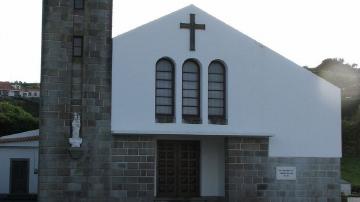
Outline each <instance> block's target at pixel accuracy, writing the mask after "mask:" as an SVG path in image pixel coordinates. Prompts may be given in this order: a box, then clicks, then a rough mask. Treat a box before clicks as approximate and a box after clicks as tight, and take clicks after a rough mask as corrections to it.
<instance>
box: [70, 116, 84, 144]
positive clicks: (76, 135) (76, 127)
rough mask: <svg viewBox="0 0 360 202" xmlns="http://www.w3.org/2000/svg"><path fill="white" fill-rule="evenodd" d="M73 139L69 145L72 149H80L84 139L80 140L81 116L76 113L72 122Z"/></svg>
mask: <svg viewBox="0 0 360 202" xmlns="http://www.w3.org/2000/svg"><path fill="white" fill-rule="evenodd" d="M71 125H72V138H69V143H70V144H71V147H80V144H81V143H82V139H81V138H80V125H81V123H80V114H79V113H77V112H74V116H73V120H72V124H71Z"/></svg>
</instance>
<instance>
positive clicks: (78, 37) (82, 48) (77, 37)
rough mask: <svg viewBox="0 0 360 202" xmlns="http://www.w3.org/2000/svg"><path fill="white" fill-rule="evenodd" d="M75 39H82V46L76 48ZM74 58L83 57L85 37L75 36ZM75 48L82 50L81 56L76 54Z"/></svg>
mask: <svg viewBox="0 0 360 202" xmlns="http://www.w3.org/2000/svg"><path fill="white" fill-rule="evenodd" d="M75 39H80V42H81V44H80V46H75ZM72 47H73V54H72V55H73V57H82V56H83V51H84V37H83V36H77V35H75V36H73V46H72ZM75 48H80V55H79V54H75Z"/></svg>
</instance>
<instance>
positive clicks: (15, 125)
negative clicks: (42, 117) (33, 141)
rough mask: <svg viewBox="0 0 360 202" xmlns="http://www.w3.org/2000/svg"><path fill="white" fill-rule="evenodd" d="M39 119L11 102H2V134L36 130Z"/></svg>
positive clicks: (0, 107)
mask: <svg viewBox="0 0 360 202" xmlns="http://www.w3.org/2000/svg"><path fill="white" fill-rule="evenodd" d="M38 127H39V121H38V119H37V118H34V117H33V116H32V115H31V114H30V113H28V112H26V111H25V110H24V109H22V108H21V107H18V106H14V105H12V104H10V103H9V102H0V136H3V135H7V134H13V133H18V132H23V131H27V130H34V129H37V128H38Z"/></svg>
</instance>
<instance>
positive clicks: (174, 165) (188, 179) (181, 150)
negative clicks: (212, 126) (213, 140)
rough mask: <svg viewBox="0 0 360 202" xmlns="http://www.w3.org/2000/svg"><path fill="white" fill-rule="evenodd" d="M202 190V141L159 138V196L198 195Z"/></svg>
mask: <svg viewBox="0 0 360 202" xmlns="http://www.w3.org/2000/svg"><path fill="white" fill-rule="evenodd" d="M199 190H200V141H189V140H181V141H174V140H159V141H158V144H157V196H158V197H174V198H176V197H197V196H199Z"/></svg>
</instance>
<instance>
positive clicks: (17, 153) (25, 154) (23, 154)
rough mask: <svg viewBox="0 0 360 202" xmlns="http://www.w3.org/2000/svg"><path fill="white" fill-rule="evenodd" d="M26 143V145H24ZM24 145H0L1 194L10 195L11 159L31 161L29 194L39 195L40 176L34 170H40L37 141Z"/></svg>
mask: <svg viewBox="0 0 360 202" xmlns="http://www.w3.org/2000/svg"><path fill="white" fill-rule="evenodd" d="M24 143H25V144H24ZM24 143H2V144H0V162H1V166H0V194H8V193H10V187H9V185H10V159H12V158H22V159H29V164H30V165H29V193H37V183H38V175H37V174H34V170H35V169H37V168H38V151H39V150H38V148H37V147H34V145H35V146H36V145H37V141H33V142H24Z"/></svg>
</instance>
